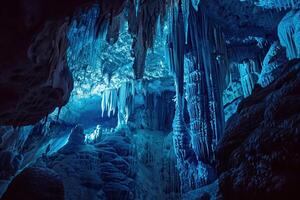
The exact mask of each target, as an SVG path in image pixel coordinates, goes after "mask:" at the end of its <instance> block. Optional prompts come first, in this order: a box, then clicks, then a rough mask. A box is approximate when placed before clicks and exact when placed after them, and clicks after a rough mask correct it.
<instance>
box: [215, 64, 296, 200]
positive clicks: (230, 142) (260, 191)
mask: <svg viewBox="0 0 300 200" xmlns="http://www.w3.org/2000/svg"><path fill="white" fill-rule="evenodd" d="M299 113H300V60H299V59H298V60H292V61H290V62H289V63H288V64H287V65H285V66H284V72H283V73H282V75H281V76H280V78H278V79H277V80H276V81H274V82H273V83H272V84H270V85H269V86H268V87H266V88H264V89H260V90H257V91H254V93H253V94H252V95H251V96H249V97H248V98H246V99H244V100H243V101H242V102H241V103H240V105H239V107H238V111H237V113H236V114H234V115H233V116H232V117H231V118H230V119H229V121H228V123H227V126H226V130H225V136H224V138H223V139H222V141H221V142H220V144H219V145H218V149H217V158H218V159H217V169H218V172H219V177H220V178H219V184H220V192H219V193H220V195H221V196H222V197H223V198H224V199H225V200H227V199H230V200H240V199H243V200H248V199H249V200H250V199H251V200H253V199H272V200H273V199H286V198H287V197H292V196H296V195H298V186H299V184H300V154H299V152H300V141H299V138H300V132H299V130H300V129H299V128H300V115H299Z"/></svg>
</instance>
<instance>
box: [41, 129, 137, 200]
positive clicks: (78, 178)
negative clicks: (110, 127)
mask: <svg viewBox="0 0 300 200" xmlns="http://www.w3.org/2000/svg"><path fill="white" fill-rule="evenodd" d="M75 129H76V128H75ZM74 132H75V131H73V133H74ZM120 134H121V133H120ZM71 137H72V136H71ZM76 138H77V139H76V141H77V142H76V143H75V142H74V140H73V139H71V141H70V143H67V144H66V146H64V147H63V148H62V149H60V150H59V151H58V152H57V153H55V154H53V155H51V156H50V157H46V158H42V159H40V160H39V162H37V165H38V166H39V165H40V166H46V167H48V168H50V169H52V170H54V171H55V172H57V173H58V174H59V175H60V176H61V177H62V178H63V184H64V187H65V199H69V200H76V199H78V200H79V199H134V196H135V193H134V189H135V183H134V180H133V178H134V177H135V171H134V169H135V168H134V166H135V165H134V162H133V158H132V153H133V152H132V147H131V146H130V140H129V139H128V138H127V137H126V136H121V135H119V134H117V135H111V136H109V137H107V138H105V139H104V140H103V141H101V142H100V143H98V144H96V145H88V144H83V142H84V138H83V140H81V142H80V141H79V138H80V137H76Z"/></svg>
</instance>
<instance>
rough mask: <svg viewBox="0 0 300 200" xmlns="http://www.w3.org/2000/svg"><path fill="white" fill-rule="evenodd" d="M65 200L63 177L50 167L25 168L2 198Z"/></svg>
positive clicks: (7, 199) (12, 199)
mask: <svg viewBox="0 0 300 200" xmlns="http://www.w3.org/2000/svg"><path fill="white" fill-rule="evenodd" d="M15 199H34V200H53V199H55V200H64V199H65V198H64V186H63V183H62V180H61V178H60V177H59V176H58V175H57V173H55V172H54V171H52V170H50V169H45V168H37V167H31V168H26V169H25V170H23V171H22V172H21V173H20V174H19V175H17V176H16V178H15V179H14V180H13V181H12V183H11V184H10V185H9V187H8V189H7V191H6V192H5V193H4V195H3V197H2V198H1V200H15Z"/></svg>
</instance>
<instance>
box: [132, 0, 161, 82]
mask: <svg viewBox="0 0 300 200" xmlns="http://www.w3.org/2000/svg"><path fill="white" fill-rule="evenodd" d="M165 9H166V2H165V1H160V0H152V1H147V3H145V2H144V1H136V0H130V1H129V16H128V24H129V33H130V34H131V37H132V38H133V43H132V56H133V57H134V62H133V66H132V67H133V70H134V76H135V79H142V78H143V75H144V71H145V60H146V56H147V51H148V49H149V48H152V47H153V44H154V38H155V34H156V27H157V23H161V22H160V21H159V20H161V19H162V18H164V12H165Z"/></svg>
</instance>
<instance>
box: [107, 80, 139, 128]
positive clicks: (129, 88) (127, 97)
mask: <svg viewBox="0 0 300 200" xmlns="http://www.w3.org/2000/svg"><path fill="white" fill-rule="evenodd" d="M134 93H135V91H134V85H133V83H132V82H125V83H123V84H122V85H121V86H120V88H113V89H107V90H105V91H103V92H102V93H101V111H102V116H104V114H107V116H108V117H110V116H111V114H113V115H115V112H116V111H118V113H117V114H118V125H119V126H120V125H124V124H126V123H127V122H128V118H129V115H130V113H131V110H132V108H133V105H132V104H133V98H134Z"/></svg>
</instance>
